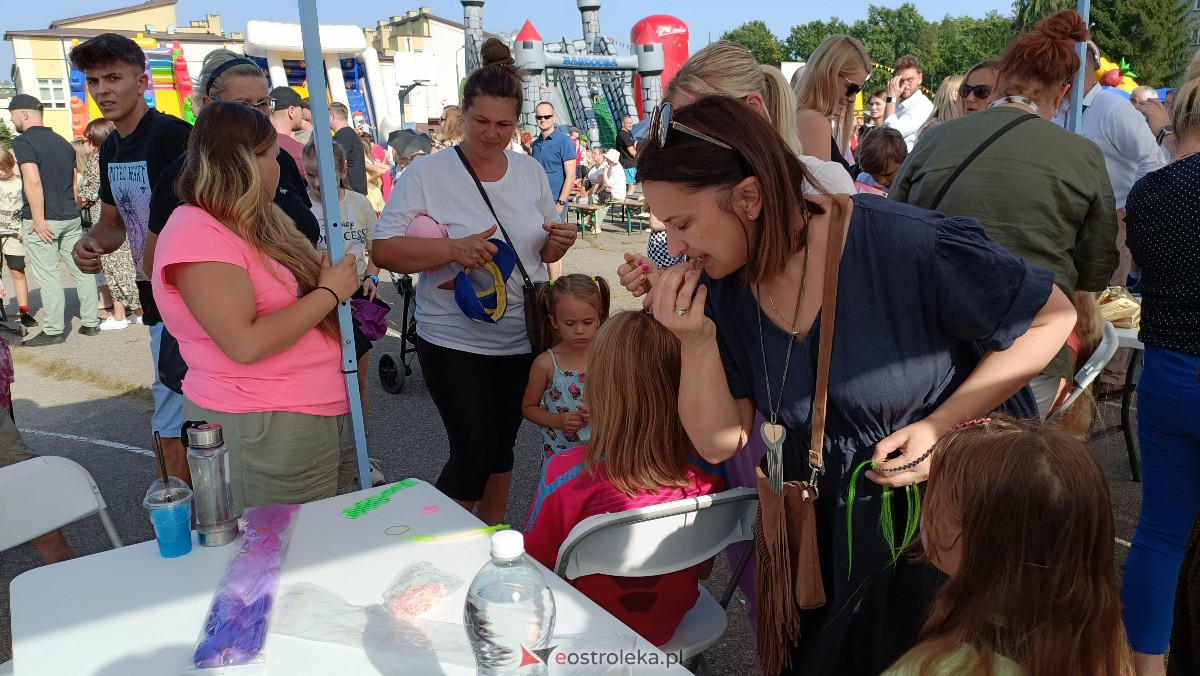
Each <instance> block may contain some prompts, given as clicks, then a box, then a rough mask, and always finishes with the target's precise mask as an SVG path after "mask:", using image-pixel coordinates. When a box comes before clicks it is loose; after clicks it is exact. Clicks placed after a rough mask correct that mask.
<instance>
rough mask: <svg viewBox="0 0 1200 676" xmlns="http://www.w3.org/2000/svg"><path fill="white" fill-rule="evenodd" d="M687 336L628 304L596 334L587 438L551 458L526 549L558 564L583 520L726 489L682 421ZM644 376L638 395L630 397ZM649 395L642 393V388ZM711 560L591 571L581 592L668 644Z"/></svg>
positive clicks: (542, 560)
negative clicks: (638, 573) (682, 348)
mask: <svg viewBox="0 0 1200 676" xmlns="http://www.w3.org/2000/svg"><path fill="white" fill-rule="evenodd" d="M679 360H680V354H679V339H677V338H676V337H675V336H674V335H672V334H671V332H670V331H667V330H666V329H665V328H663V327H662V325H660V324H659V323H658V322H657V321H655V319H654V318H653V317H652V316H650V315H649V314H646V313H645V312H622V313H620V314H617V315H616V316H615V317H613V318H611V319H609V320H608V321H607V322H605V324H604V325H603V326H602V327H601V328H600V331H599V332H598V333H597V334H596V339H595V341H593V343H592V350H591V356H590V358H589V359H588V371H587V373H588V378H587V381H588V390H587V407H588V410H589V412H590V418H591V427H592V435H591V439H590V441H588V443H587V445H586V446H578V447H576V448H572V449H570V450H566V451H562V452H561V453H558V454H556V455H555V456H554V457H552V458H550V459H549V460H547V461H546V466H545V469H544V470H543V472H542V481H541V485H540V486H539V487H538V493H537V497H536V498H535V500H534V503H533V506H532V508H531V509H530V511H529V518H528V519H526V521H525V551H526V552H528V553H529V555H530V556H532V557H533V558H535V559H537V560H538V561H539V562H540V563H542V565H544V566H546V567H547V568H551V569H553V568H554V564H555V559H556V558H557V556H558V549H559V547H560V546H561V545H562V543H563V542H564V541H565V540H566V538H567V535H568V534H569V533H570V532H571V529H572V528H574V527H575V525H576V524H578V523H579V522H581V521H583V520H584V519H586V518H588V517H591V516H595V515H597V514H606V513H609V512H620V511H625V510H630V509H636V508H638V507H648V506H651V505H658V504H662V503H664V502H671V501H674V500H682V499H684V498H692V497H697V496H701V495H707V494H709V493H716V492H719V491H721V490H723V489H724V486H725V480H724V478H723V477H722V476H721V475H720V470H719V469H718V468H717V467H715V466H713V465H710V464H708V463H706V462H704V461H703V460H701V459H700V457H699V456H698V455H696V452H695V450H694V449H693V448H692V444H691V442H689V441H688V437H687V433H686V432H684V429H683V424H682V423H680V422H679V416H678V414H677V411H678V410H679ZM632 383H639V390H640V391H639V396H636V397H635V396H630V395H629V388H630V386H631V384H632ZM643 395H644V396H643ZM711 568H712V566H711V562H709V563H707V564H700V565H697V566H693V567H691V568H688V569H686V570H682V571H677V572H674V573H669V574H666V575H661V576H654V577H619V578H618V577H609V576H607V575H587V576H584V577H581V578H579V579H577V580H575V581H574V584H575V586H576V587H577V588H578V589H579V591H581V592H583V593H584V594H585V595H586V596H587V597H588V598H590V599H592V600H593V601H595V602H596V603H597V604H598V605H599V606H600V607H601V608H604V609H605V610H607V611H608V612H609V613H611V614H612V615H613V616H615V617H616V618H617V619H618V620H621V621H622V622H624V623H625V624H626V625H627V626H628V627H629V628H630V629H633V630H634V631H636V632H637V633H638V634H640V635H641V636H642V637H643V638H645V639H646V640H647V641H650V642H651V643H654V644H655V645H661V644H663V643H666V642H667V641H668V640H669V639H670V638H671V636H672V635H673V634H674V633H675V628H676V627H677V626H678V625H679V622H680V620H682V619H683V616H684V615H685V614H686V613H687V611H689V610H691V609H692V607H693V606H694V605H695V604H696V599H697V598H698V597H699V592H698V590H697V583H698V582H699V580H700V579H701V578H702V577H707V576H708V572H709V571H710V570H711Z"/></svg>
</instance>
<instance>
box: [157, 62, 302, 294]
mask: <svg viewBox="0 0 1200 676" xmlns="http://www.w3.org/2000/svg"><path fill="white" fill-rule="evenodd" d="M270 91H271V90H270V87H269V84H268V82H267V78H266V75H265V74H264V73H263V70H262V68H261V67H260V66H259V65H258V64H256V63H254V62H253V61H251V60H249V59H247V58H246V57H244V56H241V55H240V54H235V53H234V52H231V51H229V50H228V49H216V50H213V51H212V52H209V54H208V56H206V57H204V66H203V67H201V69H200V78H199V79H198V80H197V83H196V88H195V91H194V92H193V93H192V110H193V111H195V113H196V115H199V114H200V112H201V111H203V110H204V108H205V107H207V106H208V105H210V104H212V103H213V102H215V101H225V102H227V103H236V104H239V105H242V106H245V107H247V108H250V109H252V110H256V111H258V112H259V113H260V114H262V115H263V116H264V117H270V115H271V113H272V112H274V110H275V100H274V99H272V98H271V97H270ZM185 159H186V156H184V155H181V156H179V158H178V159H176V160H175V161H174V162H173V163H171V164H170V165H168V166H167V168H166V169H163V173H162V176H161V177H160V178H159V181H158V183H157V184H156V185H155V186H154V193H153V196H152V197H151V198H150V223H149V226H150V236H149V238H148V239H147V241H146V254H145V260H146V263H145V267H146V269H150V268H152V267H153V266H154V249H155V246H156V244H155V243H156V241H157V239H158V236H159V235H161V234H162V230H163V228H164V227H166V225H167V219H169V218H170V217H171V213H172V212H174V211H175V207H176V206H178V205H179V204H180V203H181V202H182V201H183V200H182V199H181V198H180V197H179V196H177V195H176V194H175V190H174V185H175V179H176V178H178V176H179V174H181V173H182V172H183V164H184V160H185ZM277 159H278V161H279V187H278V189H277V190H276V191H275V204H276V206H278V207H279V208H280V209H283V213H284V214H286V215H287V217H288V219H289V220H290V221H291V222H292V224H293V225H295V227H296V229H297V230H299V231H300V234H302V235H304V237H305V239H307V240H308V241H310V242H312V243H313V244H314V245H315V244H316V243H317V240H318V239H319V238H320V230H321V225H320V224H319V223H318V222H317V219H316V217H315V216H313V214H312V201H311V200H309V199H308V188H307V185H306V184H305V182H304V177H303V176H301V175H300V170H299V169H298V168H297V167H296V160H295V159H293V158H292V156H291V155H289V154H288V152H287V151H286V150H284V149H282V148H280V149H279V157H278V158H277ZM148 309H149V308H148ZM153 312H155V313H156V312H157V311H153Z"/></svg>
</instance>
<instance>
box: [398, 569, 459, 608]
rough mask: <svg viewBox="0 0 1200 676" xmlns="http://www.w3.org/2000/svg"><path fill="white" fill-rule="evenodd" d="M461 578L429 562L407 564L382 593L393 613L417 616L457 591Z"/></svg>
mask: <svg viewBox="0 0 1200 676" xmlns="http://www.w3.org/2000/svg"><path fill="white" fill-rule="evenodd" d="M462 586H463V581H462V578H460V577H459V576H457V575H455V574H454V573H451V572H447V571H444V570H441V569H440V568H438V567H437V566H435V565H433V564H432V563H430V562H428V561H416V562H413V563H410V564H408V565H407V566H405V567H404V569H403V570H401V571H400V572H399V573H397V574H396V578H395V579H394V580H392V583H391V584H390V585H388V588H387V589H386V590H384V592H383V606H384V607H385V608H387V609H388V612H390V613H391V614H392V615H396V616H402V617H416V616H418V615H421V614H423V613H425V612H426V611H428V610H429V609H430V608H432V607H433V606H434V605H435V604H436V603H437V602H438V601H441V600H442V599H444V598H446V597H447V596H449V595H451V594H453V593H454V592H456V591H458V588H459V587H462Z"/></svg>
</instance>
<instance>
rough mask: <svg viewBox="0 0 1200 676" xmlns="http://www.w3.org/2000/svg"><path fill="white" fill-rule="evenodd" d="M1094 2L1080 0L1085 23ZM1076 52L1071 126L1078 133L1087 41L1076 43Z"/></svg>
mask: <svg viewBox="0 0 1200 676" xmlns="http://www.w3.org/2000/svg"><path fill="white" fill-rule="evenodd" d="M1091 8H1092V2H1091V0H1079V5H1078V7H1076V10H1075V11H1077V12H1079V16H1081V17H1083V25H1085V26H1087V25H1088V23H1089V20H1088V17H1089V16H1090V15H1091ZM1075 54H1076V55H1078V56H1079V72H1078V73H1076V74H1075V84H1074V85H1073V86H1072V87H1071V115H1070V119H1069V120H1068V122H1069V125H1068V126H1069V128H1070V129H1071V131H1073V132H1075V133H1076V134H1078V133H1079V130H1080V129H1081V128H1082V126H1083V94H1084V92H1083V83H1084V80H1085V79H1086V73H1087V43H1086V42H1077V43H1075Z"/></svg>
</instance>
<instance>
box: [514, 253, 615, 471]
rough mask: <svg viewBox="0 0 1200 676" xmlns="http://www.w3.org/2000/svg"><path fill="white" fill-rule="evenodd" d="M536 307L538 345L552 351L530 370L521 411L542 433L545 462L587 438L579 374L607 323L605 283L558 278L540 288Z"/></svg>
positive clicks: (584, 277)
mask: <svg viewBox="0 0 1200 676" xmlns="http://www.w3.org/2000/svg"><path fill="white" fill-rule="evenodd" d="M538 305H539V306H540V308H541V311H542V316H543V317H545V318H546V320H545V322H544V323H543V325H542V344H543V345H553V347H551V348H550V349H549V350H546V351H545V352H543V353H542V354H540V355H538V356H537V358H536V359H534V361H533V366H532V367H531V368H530V369H529V384H528V385H527V386H526V387H525V397H524V400H523V402H522V411H523V414H524V416H525V419H526V420H528V421H529V422H531V423H534V424H536V425H538V426H540V427H541V428H542V451H543V452H544V453H545V454H546V457H547V458H549V457H551V456H553V455H554V454H555V453H558V452H559V451H563V450H566V449H568V448H573V447H575V446H578V445H580V444H583V443H586V442H587V440H588V438H589V437H590V433H591V428H590V427H589V426H588V412H587V408H586V407H585V406H584V404H583V389H584V372H585V371H586V370H587V362H588V355H589V354H590V352H591V346H592V339H593V338H595V336H596V330H597V329H599V328H600V324H602V323H603V322H604V320H606V319H608V306H609V290H608V282H606V281H604V278H603V277H589V276H588V275H580V274H571V275H563V276H562V277H559V278H558V279H556V280H554V281H552V282H550V283H549V284H546V285H544V286H542V288H541V289H540V290H539V292H538Z"/></svg>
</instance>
